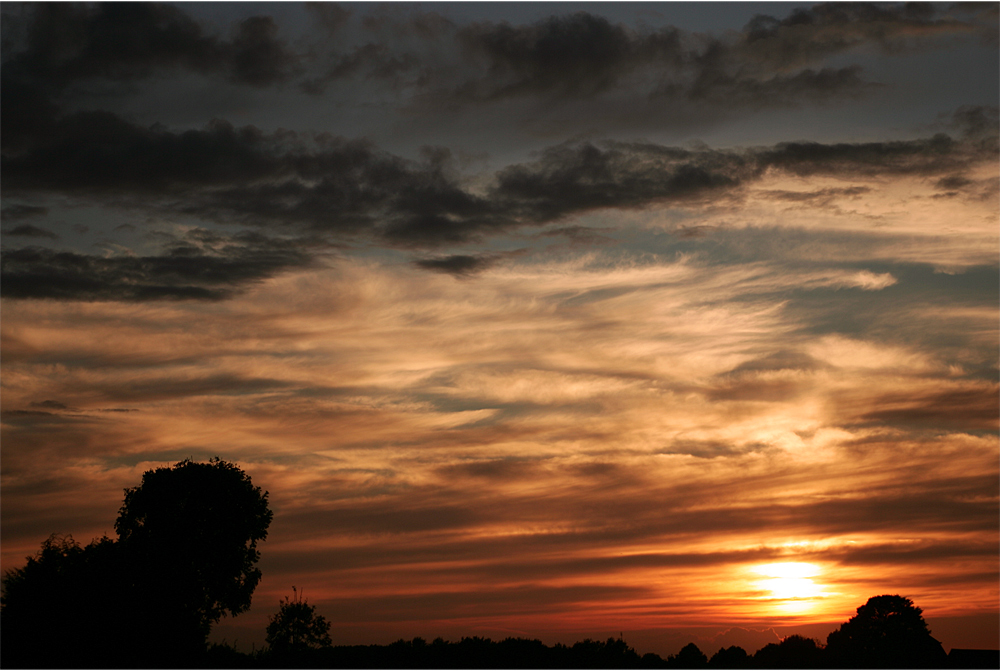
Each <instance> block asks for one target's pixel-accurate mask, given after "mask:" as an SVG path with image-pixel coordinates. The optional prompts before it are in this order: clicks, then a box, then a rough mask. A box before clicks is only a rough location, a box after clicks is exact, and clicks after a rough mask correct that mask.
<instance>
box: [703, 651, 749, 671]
mask: <svg viewBox="0 0 1000 671" xmlns="http://www.w3.org/2000/svg"><path fill="white" fill-rule="evenodd" d="M750 659H751V658H750V655H748V654H747V651H746V650H744V649H743V648H741V647H740V646H738V645H731V646H729V647H728V648H719V651H718V652H717V653H715V654H714V655H712V659H710V660H708V665H709V667H711V668H713V669H746V668H749V667H750Z"/></svg>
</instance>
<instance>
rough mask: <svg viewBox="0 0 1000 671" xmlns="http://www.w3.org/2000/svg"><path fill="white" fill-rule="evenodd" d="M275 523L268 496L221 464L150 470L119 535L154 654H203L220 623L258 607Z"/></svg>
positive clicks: (126, 508) (125, 508)
mask: <svg viewBox="0 0 1000 671" xmlns="http://www.w3.org/2000/svg"><path fill="white" fill-rule="evenodd" d="M272 516H273V514H272V513H271V511H270V509H269V508H268V506H267V492H264V493H261V489H260V487H254V486H253V482H252V481H251V480H250V476H249V475H247V474H246V473H244V472H243V471H242V470H241V469H240V468H239V467H238V466H236V465H234V464H231V463H229V462H226V461H222V460H221V459H219V458H218V457H215V458H213V459H212V460H211V461H209V462H208V463H198V462H194V461H190V460H185V461H181V462H179V463H177V464H175V465H174V466H172V467H167V468H157V469H155V470H150V471H146V472H145V473H144V474H143V476H142V483H141V484H140V485H139V486H138V487H133V488H131V489H126V490H125V501H124V502H123V503H122V507H121V510H120V511H119V515H118V520H117V521H116V522H115V530H116V531H117V532H118V537H119V543H120V544H121V546H122V550H123V552H124V553H125V555H126V556H127V557H128V560H129V565H130V568H131V569H132V572H131V576H130V577H131V578H132V581H133V585H134V587H135V589H136V595H135V596H136V597H137V600H138V603H140V604H144V605H146V606H147V607H146V608H145V609H144V613H143V616H144V618H143V619H144V622H145V623H146V625H147V626H146V632H145V634H146V636H145V637H146V639H147V641H148V643H149V644H150V645H151V646H152V647H153V648H154V649H158V652H159V653H160V654H171V653H179V654H181V655H184V654H193V653H195V652H197V651H199V650H203V649H204V647H205V640H206V638H207V637H208V633H209V630H210V628H211V626H212V624H214V623H215V622H218V621H219V619H220V618H221V617H222V616H223V615H225V614H227V613H228V614H231V615H237V614H239V613H242V612H244V611H245V610H247V609H248V608H249V607H250V598H251V596H252V595H253V591H254V588H256V587H257V583H258V582H259V581H260V576H261V573H260V570H259V569H258V568H256V563H257V561H258V560H259V558H260V553H259V552H258V551H257V542H258V541H261V540H263V539H265V538H266V537H267V528H268V526H269V525H270V524H271V518H272Z"/></svg>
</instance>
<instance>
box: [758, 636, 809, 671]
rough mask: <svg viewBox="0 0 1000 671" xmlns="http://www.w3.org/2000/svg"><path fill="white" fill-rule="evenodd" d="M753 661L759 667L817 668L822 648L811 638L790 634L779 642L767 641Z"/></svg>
mask: <svg viewBox="0 0 1000 671" xmlns="http://www.w3.org/2000/svg"><path fill="white" fill-rule="evenodd" d="M753 662H754V666H756V667H757V668H760V669H818V668H821V667H822V662H823V649H822V648H820V647H819V646H818V645H816V641H815V640H813V639H811V638H805V637H804V636H799V635H798V634H792V635H791V636H789V637H787V638H785V639H784V640H782V641H781V643H768V644H767V645H765V646H764V647H763V648H761V649H760V650H758V651H757V652H756V653H754V656H753Z"/></svg>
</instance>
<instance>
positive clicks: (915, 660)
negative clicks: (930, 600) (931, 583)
mask: <svg viewBox="0 0 1000 671" xmlns="http://www.w3.org/2000/svg"><path fill="white" fill-rule="evenodd" d="M921 612H922V611H921V610H920V608H917V607H916V606H914V605H913V602H912V601H910V600H909V599H907V598H905V597H902V596H899V595H896V594H893V595H888V594H884V595H882V596H873V597H872V598H870V599H868V602H867V603H865V605H863V606H860V607H858V614H857V615H855V616H854V617H852V618H851V619H850V620H848V621H847V622H845V623H844V624H842V625H841V626H840V628H839V629H837V630H836V631H834V632H831V633H830V635H829V636H828V637H827V641H826V649H827V654H828V656H829V658H830V661H831V662H832V663H833V664H834V665H836V666H840V667H844V666H848V667H854V668H860V667H862V666H863V667H866V668H880V669H889V668H909V669H921V668H941V667H943V666H945V665H946V664H947V655H945V652H944V648H942V647H941V643H939V642H938V641H937V640H936V639H935V638H933V637H932V636H931V632H930V630H929V629H928V628H927V623H926V622H924V618H923V617H922V615H921Z"/></svg>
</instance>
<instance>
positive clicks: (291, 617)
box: [267, 587, 331, 652]
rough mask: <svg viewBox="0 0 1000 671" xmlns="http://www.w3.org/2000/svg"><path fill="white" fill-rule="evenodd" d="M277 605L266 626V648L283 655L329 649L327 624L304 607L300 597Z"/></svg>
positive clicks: (297, 596)
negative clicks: (327, 647) (284, 653)
mask: <svg viewBox="0 0 1000 671" xmlns="http://www.w3.org/2000/svg"><path fill="white" fill-rule="evenodd" d="M292 591H293V592H294V591H295V588H294V587H292ZM280 604H281V605H280V607H279V608H278V612H277V613H275V614H274V615H273V616H272V617H271V620H270V622H268V624H267V644H268V646H269V647H270V648H271V650H273V651H276V652H286V651H297V650H303V649H307V648H321V647H325V646H329V645H331V641H330V623H329V622H327V621H326V618H325V617H323V616H322V615H317V614H316V607H315V606H310V605H309V604H308V603H306V601H305V600H304V599H303V598H302V595H301V594H299V593H296V598H295V599H294V600H293V599H289V598H287V597H286V598H285V599H283V600H282V601H281V602H280Z"/></svg>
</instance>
